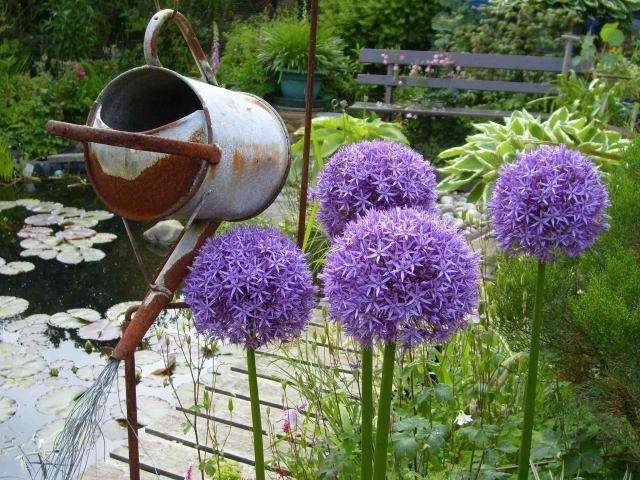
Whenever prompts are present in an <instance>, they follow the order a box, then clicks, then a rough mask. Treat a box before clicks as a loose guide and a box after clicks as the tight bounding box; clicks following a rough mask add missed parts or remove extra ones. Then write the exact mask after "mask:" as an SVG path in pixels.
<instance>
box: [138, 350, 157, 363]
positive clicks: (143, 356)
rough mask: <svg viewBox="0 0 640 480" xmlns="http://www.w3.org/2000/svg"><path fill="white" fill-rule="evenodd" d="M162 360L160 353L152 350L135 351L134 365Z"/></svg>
mask: <svg viewBox="0 0 640 480" xmlns="http://www.w3.org/2000/svg"><path fill="white" fill-rule="evenodd" d="M159 362H162V355H160V354H159V353H158V352H154V351H153V350H140V351H138V352H136V365H153V364H154V363H159Z"/></svg>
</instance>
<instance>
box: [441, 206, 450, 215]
mask: <svg viewBox="0 0 640 480" xmlns="http://www.w3.org/2000/svg"><path fill="white" fill-rule="evenodd" d="M453 208H454V207H453V205H438V210H440V214H441V215H453Z"/></svg>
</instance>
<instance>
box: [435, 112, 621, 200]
mask: <svg viewBox="0 0 640 480" xmlns="http://www.w3.org/2000/svg"><path fill="white" fill-rule="evenodd" d="M474 128H475V129H476V130H478V131H479V133H477V134H475V135H470V136H469V137H467V143H466V144H465V145H462V146H460V147H454V148H450V149H448V150H445V151H443V152H441V153H440V155H439V157H440V158H442V159H444V160H446V162H447V164H448V165H447V166H445V167H443V168H441V169H439V171H440V173H444V174H446V175H447V176H446V177H445V178H444V179H443V180H442V181H441V182H440V183H439V184H438V191H440V192H450V191H452V190H457V189H459V188H462V187H468V186H470V187H471V192H470V193H469V197H468V201H470V202H478V203H480V204H485V203H486V202H487V201H488V200H489V198H490V197H491V192H492V190H493V184H494V182H495V180H496V178H497V175H498V170H499V169H500V167H501V166H502V165H504V164H506V163H511V162H513V161H514V160H515V159H516V156H517V155H518V154H519V153H521V152H523V151H528V150H533V149H535V148H538V147H540V146H541V145H566V146H567V147H569V148H572V149H574V150H578V151H579V152H581V153H582V154H583V155H586V156H588V157H589V158H591V159H592V160H593V161H595V162H596V163H597V164H598V165H599V166H600V167H607V166H611V165H615V164H617V163H618V162H619V159H620V158H621V152H622V151H623V150H624V149H625V148H626V147H627V146H628V145H629V140H628V139H626V138H624V137H623V136H622V135H621V134H620V133H618V132H615V131H611V130H606V129H604V128H603V127H602V126H601V125H600V123H598V122H597V121H591V122H589V121H588V120H587V119H585V118H584V117H580V116H577V115H575V114H573V113H569V111H568V110H567V109H566V108H561V109H559V110H556V111H555V112H554V113H553V114H552V115H551V116H550V117H549V118H548V119H547V120H544V121H543V120H541V119H540V118H539V117H534V116H533V115H531V114H530V113H529V112H527V111H526V110H522V111H515V112H513V113H512V114H511V117H509V118H506V119H505V123H504V125H501V124H499V123H496V122H486V123H477V124H474Z"/></svg>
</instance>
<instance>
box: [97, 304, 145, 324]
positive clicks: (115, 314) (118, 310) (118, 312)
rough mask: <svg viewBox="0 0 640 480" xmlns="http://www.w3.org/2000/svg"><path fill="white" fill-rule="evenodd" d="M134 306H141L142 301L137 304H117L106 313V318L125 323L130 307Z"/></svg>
mask: <svg viewBox="0 0 640 480" xmlns="http://www.w3.org/2000/svg"><path fill="white" fill-rule="evenodd" d="M134 305H140V301H137V302H135V301H129V302H122V303H117V304H115V305H113V306H112V307H109V309H108V310H107V311H106V313H105V314H104V316H105V317H107V318H108V319H109V320H111V321H114V322H118V323H122V322H124V317H125V314H126V313H127V310H128V309H129V307H133V306H134Z"/></svg>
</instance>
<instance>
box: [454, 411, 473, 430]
mask: <svg viewBox="0 0 640 480" xmlns="http://www.w3.org/2000/svg"><path fill="white" fill-rule="evenodd" d="M472 421H473V417H472V416H471V415H467V414H466V413H464V412H463V411H462V410H460V412H459V413H458V416H457V417H456V419H455V422H454V423H455V424H456V425H458V426H460V427H462V426H463V425H466V424H467V423H471V422H472Z"/></svg>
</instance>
